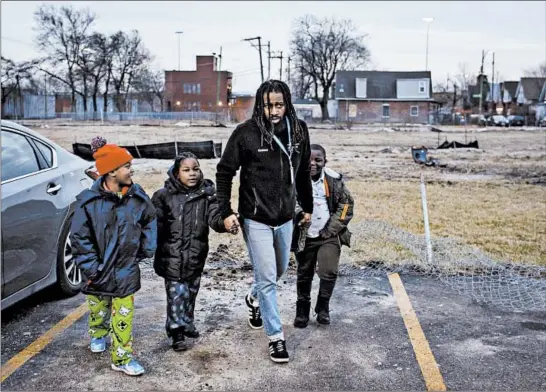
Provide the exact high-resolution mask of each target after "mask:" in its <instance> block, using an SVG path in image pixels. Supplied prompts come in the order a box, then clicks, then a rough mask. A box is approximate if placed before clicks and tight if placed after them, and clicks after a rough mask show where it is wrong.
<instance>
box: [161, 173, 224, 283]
mask: <svg viewBox="0 0 546 392" xmlns="http://www.w3.org/2000/svg"><path fill="white" fill-rule="evenodd" d="M173 170H174V167H171V168H170V169H169V171H168V175H169V178H168V179H167V180H166V181H165V186H164V187H163V188H161V189H159V190H158V191H156V192H155V193H154V195H153V196H152V203H153V204H154V206H155V208H156V211H157V251H156V254H155V261H154V269H155V272H156V273H157V274H158V275H159V276H161V277H163V278H165V279H168V280H174V281H180V280H185V279H189V278H191V277H193V276H195V275H198V274H201V273H202V272H203V268H204V266H205V261H206V259H207V255H208V252H209V226H210V227H211V228H212V229H213V230H214V231H217V232H218V233H224V232H226V230H225V227H224V222H223V220H222V217H221V216H220V211H219V209H218V203H217V201H216V190H215V188H214V183H213V182H212V181H210V180H207V179H205V180H203V179H201V180H200V182H199V184H198V185H197V186H195V187H193V188H187V187H186V186H184V185H183V184H182V183H181V182H180V181H179V180H178V179H177V178H176V177H175V176H174V172H173Z"/></svg>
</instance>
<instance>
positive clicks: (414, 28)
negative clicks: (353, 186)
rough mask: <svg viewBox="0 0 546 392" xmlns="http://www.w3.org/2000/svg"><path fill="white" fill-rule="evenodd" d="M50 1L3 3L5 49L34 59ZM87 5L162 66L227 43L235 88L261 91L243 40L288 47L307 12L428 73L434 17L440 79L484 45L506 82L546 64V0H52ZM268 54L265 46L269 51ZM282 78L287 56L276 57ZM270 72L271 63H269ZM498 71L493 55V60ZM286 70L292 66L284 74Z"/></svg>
mask: <svg viewBox="0 0 546 392" xmlns="http://www.w3.org/2000/svg"><path fill="white" fill-rule="evenodd" d="M42 3H44V2H33V1H28V2H27V1H24V2H23V1H2V3H1V22H2V24H1V35H2V41H1V43H2V45H1V52H2V56H4V57H8V58H10V59H13V60H17V61H21V60H28V59H31V58H33V57H36V56H37V55H39V53H37V52H36V50H35V48H34V45H33V40H34V32H33V29H32V28H33V26H34V20H33V12H34V11H35V10H36V8H37V7H38V6H39V5H40V4H42ZM45 3H53V4H72V5H73V6H74V7H89V8H90V9H91V10H92V11H94V12H95V13H96V14H97V16H98V18H97V21H96V24H95V30H97V31H101V32H104V33H112V32H114V31H116V30H126V31H129V30H132V29H137V30H138V31H139V32H140V34H141V35H142V37H143V41H144V44H145V45H146V47H147V48H148V49H149V50H150V51H151V52H152V54H153V55H154V56H155V63H154V64H155V65H156V66H157V67H159V68H161V69H167V70H171V69H176V68H178V38H177V36H176V34H175V31H178V30H181V31H183V32H184V33H183V35H182V37H181V60H180V62H181V67H182V69H183V70H186V69H189V70H191V69H195V56H196V55H207V54H211V53H212V52H218V51H219V49H220V46H222V47H223V49H222V50H223V60H222V69H226V70H229V71H231V72H233V74H234V91H235V92H255V91H256V89H257V87H258V85H259V84H260V71H259V56H258V51H257V50H256V49H254V48H252V47H251V45H250V44H249V43H248V42H241V40H242V39H244V38H250V37H256V36H261V37H262V41H263V42H265V43H267V41H271V49H272V50H273V51H280V50H282V51H283V52H284V54H286V53H287V52H288V49H289V41H290V34H291V29H292V26H293V20H294V19H295V18H297V17H299V16H303V15H305V14H306V13H312V14H314V15H316V16H318V17H324V16H332V17H338V18H351V19H352V20H353V21H354V23H355V24H356V25H357V26H358V27H359V29H360V31H361V32H362V33H366V34H367V35H368V36H367V38H366V40H365V43H366V44H367V45H368V47H369V49H370V51H371V58H372V66H373V68H374V69H378V70H391V71H394V70H401V71H402V70H407V71H413V70H424V69H425V60H426V56H425V53H426V23H425V22H423V21H422V18H423V17H432V18H434V21H433V22H432V23H431V24H430V33H429V57H428V64H429V69H430V70H431V72H432V78H433V81H435V82H438V81H440V80H441V81H445V80H446V79H447V77H448V76H455V75H456V74H457V73H458V69H459V64H460V63H466V64H467V66H468V68H469V69H471V70H472V71H473V72H475V73H476V72H478V71H479V67H480V60H481V51H482V49H486V50H490V51H494V52H495V73H497V71H498V72H499V75H500V78H501V81H502V80H505V81H507V80H519V78H520V77H521V76H523V71H524V70H525V69H528V68H531V67H536V66H537V65H538V64H539V63H541V62H544V61H546V1H528V2H524V1H498V2H495V1H484V2H462V1H460V2H455V1H454V2H445V1H427V2H367V1H361V2H356V1H351V2H333V1H332V2H330V1H320V2H318V1H316V2H313V1H305V2H304V1H302V2H292V1H290V2H288V1H283V2H258V1H248V2H229V1H226V2H209V1H199V2H182V1H180V2H177V1H169V2H159V1H156V2H153V3H152V2H147V1H130V2H129V1H126V2H116V1H100V2H99V1H72V2H63V1H54V2H45ZM264 53H265V52H264ZM271 63H272V64H271V68H272V70H271V73H272V76H275V77H278V72H279V60H272V61H271ZM285 65H286V63H285ZM264 66H265V67H266V68H265V74H266V75H265V76H266V77H267V61H265V62H264ZM485 71H486V73H488V74H490V73H491V55H490V54H489V55H488V56H487V57H486V61H485ZM283 73H284V71H283Z"/></svg>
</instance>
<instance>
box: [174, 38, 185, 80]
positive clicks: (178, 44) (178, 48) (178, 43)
mask: <svg viewBox="0 0 546 392" xmlns="http://www.w3.org/2000/svg"><path fill="white" fill-rule="evenodd" d="M182 33H183V31H175V34H176V35H178V70H179V71H180V36H181V35H182Z"/></svg>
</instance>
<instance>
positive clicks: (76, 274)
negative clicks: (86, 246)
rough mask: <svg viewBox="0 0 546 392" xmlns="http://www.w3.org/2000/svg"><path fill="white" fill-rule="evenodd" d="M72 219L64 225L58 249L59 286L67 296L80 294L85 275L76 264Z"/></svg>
mask: <svg viewBox="0 0 546 392" xmlns="http://www.w3.org/2000/svg"><path fill="white" fill-rule="evenodd" d="M71 220H72V217H69V219H67V222H66V224H65V226H64V227H63V230H62V233H61V237H60V241H59V249H58V251H57V286H58V288H59V290H60V291H61V293H62V294H64V295H67V296H73V295H76V294H78V293H79V292H80V289H81V288H82V286H83V276H82V273H81V271H80V269H79V268H78V267H77V266H76V262H75V260H74V254H73V250H72V244H71V243H70V221H71Z"/></svg>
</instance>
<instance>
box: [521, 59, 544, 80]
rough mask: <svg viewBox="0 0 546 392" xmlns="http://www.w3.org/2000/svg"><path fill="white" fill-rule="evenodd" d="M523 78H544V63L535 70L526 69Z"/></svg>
mask: <svg viewBox="0 0 546 392" xmlns="http://www.w3.org/2000/svg"><path fill="white" fill-rule="evenodd" d="M525 76H527V77H530V78H546V62H544V63H542V64H539V65H538V66H537V67H535V68H528V69H526V70H525Z"/></svg>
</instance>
